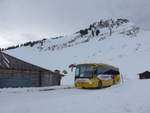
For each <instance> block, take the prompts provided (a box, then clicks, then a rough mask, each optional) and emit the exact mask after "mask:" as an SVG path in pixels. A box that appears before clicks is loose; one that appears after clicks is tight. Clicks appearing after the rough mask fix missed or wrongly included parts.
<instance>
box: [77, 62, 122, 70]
mask: <svg viewBox="0 0 150 113" xmlns="http://www.w3.org/2000/svg"><path fill="white" fill-rule="evenodd" d="M78 65H95V66H106V67H111V68H115V69H118V70H119V68H118V67H115V66H112V65H109V64H104V63H83V64H78ZM78 65H77V66H78Z"/></svg>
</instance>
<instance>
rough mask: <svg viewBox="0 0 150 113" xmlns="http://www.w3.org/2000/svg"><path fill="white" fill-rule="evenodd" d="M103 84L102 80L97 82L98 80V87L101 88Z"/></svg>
mask: <svg viewBox="0 0 150 113" xmlns="http://www.w3.org/2000/svg"><path fill="white" fill-rule="evenodd" d="M102 85H103V84H102V81H101V80H100V81H99V82H98V89H101V88H102V87H103V86H102Z"/></svg>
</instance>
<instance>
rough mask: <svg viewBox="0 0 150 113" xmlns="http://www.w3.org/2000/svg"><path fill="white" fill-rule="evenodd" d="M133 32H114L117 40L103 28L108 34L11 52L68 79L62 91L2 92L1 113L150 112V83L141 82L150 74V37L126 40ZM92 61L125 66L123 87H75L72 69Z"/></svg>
mask: <svg viewBox="0 0 150 113" xmlns="http://www.w3.org/2000/svg"><path fill="white" fill-rule="evenodd" d="M133 28H135V27H133V24H127V25H126V24H123V25H121V26H120V27H116V28H115V29H113V33H112V35H111V36H109V30H108V29H105V30H104V29H100V30H101V33H103V35H102V34H101V35H99V36H95V37H90V35H91V34H87V36H83V37H79V36H76V34H73V35H71V36H65V37H61V38H58V39H49V40H46V42H44V43H43V45H42V46H41V45H40V44H37V45H35V46H33V47H30V46H27V47H20V48H17V49H13V50H9V51H6V53H8V54H10V55H12V56H15V57H17V58H20V59H22V60H25V61H27V62H30V63H33V64H36V65H39V66H41V67H44V68H47V69H50V70H55V69H59V70H61V71H62V70H64V69H65V70H67V71H68V74H67V75H66V76H65V77H64V78H63V80H62V86H60V87H59V86H57V87H45V88H15V89H13V88H9V89H0V113H150V91H149V86H150V80H139V79H138V74H139V73H141V72H143V71H146V70H148V71H150V60H149V58H150V38H149V36H150V32H149V31H142V30H140V32H139V33H135V34H134V35H133V36H131V35H126V33H128V31H129V30H133ZM103 30H104V31H103ZM89 37H90V39H89V41H88V42H85V43H82V41H85V40H86V39H88V38H89ZM74 39H75V41H72V40H74ZM102 39H103V40H102ZM69 41H71V43H69V44H71V45H69V46H68V47H67V46H66V42H69ZM53 42H54V43H53ZM53 44H54V45H57V46H55V47H56V48H55V49H56V50H53V51H52V50H51V49H48V48H49V47H54V45H53ZM64 45H65V46H64ZM41 47H42V48H44V49H42V50H41V49H39V48H41ZM57 47H58V48H57ZM61 47H62V48H61ZM39 59H40V60H39ZM87 62H96V63H98V62H99V63H106V64H112V65H114V66H117V67H119V69H120V72H121V73H122V75H123V82H121V83H120V84H118V85H114V86H112V87H109V88H104V89H94V90H92V89H77V88H74V87H73V81H74V72H71V71H70V69H68V66H69V65H70V64H78V63H87ZM64 85H67V86H64Z"/></svg>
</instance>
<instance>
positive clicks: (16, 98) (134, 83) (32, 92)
mask: <svg viewBox="0 0 150 113" xmlns="http://www.w3.org/2000/svg"><path fill="white" fill-rule="evenodd" d="M149 85H150V80H138V79H135V80H126V81H125V82H124V83H122V84H118V85H114V86H112V87H109V88H104V89H94V90H93V89H76V88H73V89H61V88H60V89H59V88H56V90H46V89H50V88H48V87H47V88H43V89H44V90H42V88H41V90H37V89H38V88H37V89H36V88H25V89H21V88H19V89H9V90H8V89H1V90H0V113H150V90H149ZM27 89H28V90H27Z"/></svg>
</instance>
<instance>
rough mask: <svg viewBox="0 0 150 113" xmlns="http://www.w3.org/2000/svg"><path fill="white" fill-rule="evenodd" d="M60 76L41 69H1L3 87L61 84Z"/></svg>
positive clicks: (0, 80) (0, 86)
mask: <svg viewBox="0 0 150 113" xmlns="http://www.w3.org/2000/svg"><path fill="white" fill-rule="evenodd" d="M60 79H61V78H60V76H59V75H52V74H50V73H49V72H41V71H19V70H4V69H3V70H0V88H2V87H41V86H53V85H60Z"/></svg>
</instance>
